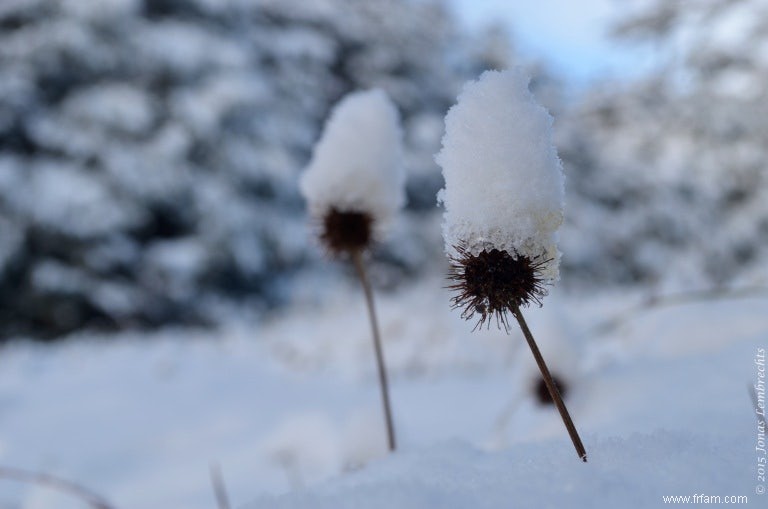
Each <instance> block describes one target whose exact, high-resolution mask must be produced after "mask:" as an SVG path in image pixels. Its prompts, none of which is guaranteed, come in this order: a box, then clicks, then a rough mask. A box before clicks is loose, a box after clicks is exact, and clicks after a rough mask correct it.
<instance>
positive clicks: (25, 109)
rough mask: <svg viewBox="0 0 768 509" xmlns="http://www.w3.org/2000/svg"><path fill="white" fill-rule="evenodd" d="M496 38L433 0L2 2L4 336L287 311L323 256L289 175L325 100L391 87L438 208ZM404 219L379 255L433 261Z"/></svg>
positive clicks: (425, 198) (412, 159)
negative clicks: (467, 95) (233, 311)
mask: <svg viewBox="0 0 768 509" xmlns="http://www.w3.org/2000/svg"><path fill="white" fill-rule="evenodd" d="M499 38H500V36H499V34H498V33H495V34H489V35H488V36H487V37H485V36H484V37H483V38H481V40H470V39H468V38H467V37H465V36H463V35H460V34H458V33H457V32H456V30H455V28H454V25H453V22H452V20H451V19H450V17H449V16H448V14H447V12H446V11H445V9H444V8H443V7H442V5H441V4H440V3H436V2H427V1H409V0H356V1H354V2H350V1H348V0H315V1H312V2H306V1H301V0H143V1H142V0H56V1H52V0H3V2H2V3H0V337H8V336H10V335H19V334H30V335H34V336H48V337H52V336H56V335H59V334H63V333H66V332H69V331H72V330H76V329H79V328H81V327H106V328H118V327H126V326H139V327H143V326H155V325H160V324H165V323H174V322H175V323H208V322H212V321H215V320H216V319H217V310H218V309H221V307H222V306H220V304H221V303H222V302H246V303H247V306H246V307H248V308H250V309H258V308H261V309H264V308H265V307H269V306H272V305H275V304H279V303H280V302H281V301H283V300H284V299H286V298H287V295H288V294H289V293H290V276H291V274H292V273H294V272H295V271H297V270H299V269H300V268H301V267H304V266H306V265H307V264H312V263H314V262H316V261H317V260H316V259H315V258H316V256H317V255H315V254H313V253H314V250H312V249H307V247H308V246H307V243H308V239H309V235H307V232H306V226H305V219H304V217H305V216H304V212H303V210H302V208H303V203H302V200H301V199H300V197H299V194H298V191H297V182H296V180H297V175H298V173H299V171H300V170H301V169H302V167H303V165H304V164H305V163H306V161H307V160H308V158H309V150H310V148H311V145H312V143H313V142H314V141H315V139H316V138H317V136H318V132H319V128H320V125H321V122H322V120H323V119H324V117H325V115H326V114H327V112H328V110H329V108H330V107H331V106H332V104H333V103H334V102H335V101H336V100H337V99H338V98H339V97H341V96H342V95H344V94H345V93H346V92H348V91H350V90H352V89H356V88H368V87H373V86H377V87H381V88H383V89H385V90H386V91H387V92H388V93H389V94H390V95H391V96H392V97H393V98H394V100H395V102H396V103H397V105H398V107H399V108H400V110H401V113H402V115H403V120H404V123H405V126H406V146H407V154H406V157H407V166H408V169H409V171H410V173H411V174H410V179H409V187H408V192H409V199H410V211H411V213H412V214H415V215H420V211H422V212H424V211H427V210H429V211H431V210H433V209H434V205H435V198H434V195H435V191H436V190H437V189H438V188H439V187H440V185H441V180H440V174H439V171H438V170H437V168H436V167H435V165H434V162H433V161H432V154H434V153H435V152H436V151H437V149H438V148H439V138H440V136H441V133H442V116H443V115H444V113H445V110H446V108H447V107H448V106H449V105H450V104H451V103H452V102H453V100H454V99H455V97H456V94H457V93H458V91H459V88H460V85H461V83H463V82H464V81H465V80H466V79H467V78H468V77H470V76H472V75H474V74H477V72H478V70H481V69H485V68H486V67H503V66H506V65H508V59H509V58H510V57H511V53H510V52H509V51H508V50H505V49H504V44H503V43H501V42H500V39H499ZM468 48H469V49H468ZM421 215H422V216H423V215H425V214H421ZM426 215H429V214H426ZM411 224H413V225H415V226H408V225H404V226H402V227H401V228H400V230H401V231H399V235H400V241H399V242H395V243H393V244H392V245H391V246H390V247H389V249H385V250H384V252H382V253H380V257H381V258H382V259H383V260H385V261H388V262H389V265H390V266H391V267H396V268H397V269H396V271H395V272H397V271H400V272H401V273H402V272H405V273H407V272H409V271H410V272H414V271H416V270H418V269H419V268H420V267H422V266H424V265H425V264H426V263H427V260H428V258H429V253H430V252H431V251H434V252H436V253H439V250H440V242H439V229H437V228H435V233H434V235H433V236H432V237H430V236H427V237H426V238H425V237H424V235H423V233H420V232H419V231H418V224H419V221H418V220H414V221H413V222H411ZM403 239H407V242H404V241H403ZM432 239H434V242H432Z"/></svg>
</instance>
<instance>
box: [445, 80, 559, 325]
mask: <svg viewBox="0 0 768 509" xmlns="http://www.w3.org/2000/svg"><path fill="white" fill-rule="evenodd" d="M528 81H529V79H528V77H527V76H526V75H525V74H524V73H523V72H522V71H521V70H519V69H512V70H508V71H503V72H498V71H488V72H485V73H483V75H482V76H480V78H479V79H478V80H477V81H474V82H470V83H468V84H467V85H465V87H464V90H463V91H462V93H461V95H459V98H458V103H457V104H456V105H455V106H453V107H452V108H451V109H450V111H449V112H448V115H447V116H446V118H445V129H446V132H445V136H444V137H443V147H442V150H441V151H440V153H438V154H437V156H436V160H437V163H438V164H439V165H440V166H441V167H442V168H443V176H444V178H445V188H444V189H442V190H441V191H440V193H439V194H438V200H439V201H441V202H442V203H443V205H444V206H445V215H444V222H443V237H444V239H445V248H446V253H447V254H448V257H449V259H450V261H451V265H452V269H451V274H450V277H451V279H453V281H454V284H453V285H452V286H451V288H453V289H454V290H456V291H458V294H457V295H456V296H455V297H454V298H453V304H454V306H455V307H461V308H464V312H463V314H462V316H463V317H464V318H466V319H471V318H472V317H473V316H474V315H475V314H478V315H479V316H480V320H479V322H478V325H481V324H483V323H485V322H486V321H487V320H488V319H489V318H490V317H493V316H495V317H496V320H497V322H500V323H501V324H502V325H504V326H505V328H506V323H507V322H506V314H507V313H508V312H512V313H515V310H516V309H518V308H520V307H523V306H526V305H528V304H530V303H531V302H536V303H538V304H541V298H542V297H544V296H545V295H546V285H548V284H552V283H554V282H555V281H556V280H557V279H558V276H559V273H558V266H559V261H560V253H559V251H558V249H557V237H556V231H557V228H558V227H559V226H560V224H561V223H562V222H563V192H564V191H563V187H564V186H563V171H562V165H561V163H560V159H559V158H558V157H557V151H556V150H555V147H554V145H553V142H552V117H551V116H550V115H549V113H548V112H547V111H546V110H545V109H544V108H543V107H542V106H540V105H539V104H538V103H537V102H536V101H535V99H534V98H533V95H532V94H531V93H530V91H529V90H528Z"/></svg>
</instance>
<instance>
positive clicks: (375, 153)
mask: <svg viewBox="0 0 768 509" xmlns="http://www.w3.org/2000/svg"><path fill="white" fill-rule="evenodd" d="M401 140H402V132H401V129H400V124H399V120H398V114H397V110H396V109H395V106H394V105H393V104H392V102H391V101H390V100H389V99H388V98H387V96H386V95H385V94H384V92H382V91H381V90H370V91H366V92H354V93H351V94H349V95H347V96H346V97H345V98H344V99H342V100H341V101H340V102H339V104H338V105H336V107H335V108H334V109H333V112H332V113H331V116H330V118H329V119H328V122H327V123H326V125H325V129H324V131H323V134H322V136H321V138H320V140H319V141H318V142H317V145H315V149H314V152H313V154H312V160H311V161H310V163H309V166H308V167H307V169H306V171H305V172H304V174H303V175H302V177H301V181H300V183H299V186H300V189H301V192H302V194H303V195H304V197H305V198H306V200H307V204H308V206H309V212H310V214H311V215H312V217H313V218H315V220H316V221H317V222H318V225H319V228H320V239H321V241H322V242H323V244H324V246H325V247H326V248H327V249H328V250H329V251H330V252H331V253H335V254H340V253H345V252H347V253H348V252H353V251H361V250H363V249H365V248H367V247H368V246H369V245H370V243H371V242H372V241H373V240H374V239H375V237H377V236H379V235H380V234H381V233H383V232H384V231H385V230H386V228H387V227H388V226H389V224H390V223H391V221H392V219H393V218H394V216H395V214H396V213H397V211H398V210H399V209H400V208H401V207H402V206H403V204H404V202H405V192H404V183H405V173H404V170H403V166H402V146H401V145H402V141H401Z"/></svg>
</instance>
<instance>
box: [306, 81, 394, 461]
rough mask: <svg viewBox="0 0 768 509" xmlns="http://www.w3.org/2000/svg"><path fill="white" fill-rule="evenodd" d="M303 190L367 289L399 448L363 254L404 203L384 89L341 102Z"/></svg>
mask: <svg viewBox="0 0 768 509" xmlns="http://www.w3.org/2000/svg"><path fill="white" fill-rule="evenodd" d="M300 188H301V192H302V194H303V195H304V197H305V198H306V200H307V204H308V207H309V212H310V215H311V216H312V218H313V220H314V221H315V222H316V224H317V227H318V229H319V232H318V235H319V238H320V241H321V242H322V244H323V246H324V248H325V249H326V250H327V251H328V252H329V253H330V254H331V255H333V256H336V257H344V258H349V259H350V260H351V262H352V264H353V265H354V267H355V271H356V273H357V276H358V278H359V279H360V283H361V284H362V287H363V291H364V293H365V299H366V305H367V307H368V315H369V318H370V321H371V329H372V333H373V344H374V350H375V353H376V365H377V368H378V374H379V383H380V388H381V399H382V405H383V407H384V418H385V421H386V426H387V441H388V445H389V449H390V450H391V451H394V450H395V448H396V440H395V430H394V425H393V422H392V411H391V406H390V402H389V387H388V382H387V371H386V366H385V363H384V352H383V350H382V345H381V338H380V335H379V327H378V323H377V320H376V312H375V308H374V305H373V292H372V290H371V285H370V282H369V281H368V278H367V276H366V271H365V266H364V263H363V255H364V253H365V252H366V251H367V250H368V249H369V248H370V247H371V245H372V244H373V242H374V241H375V240H376V239H378V238H380V237H381V236H382V235H383V234H384V233H385V231H386V230H387V227H388V226H389V225H390V223H391V222H392V220H393V218H394V216H395V214H396V213H397V212H398V210H400V208H402V206H403V204H404V203H405V173H404V170H403V166H402V132H401V129H400V123H399V118H398V114H397V110H396V108H395V106H394V105H393V104H392V102H391V101H390V100H389V98H388V97H387V96H386V94H385V93H384V92H382V91H381V90H371V91H366V92H355V93H351V94H349V95H348V96H346V97H345V98H344V99H342V100H341V102H339V104H338V105H337V106H336V107H335V108H334V110H333V112H332V113H331V116H330V118H329V119H328V121H327V123H326V125H325V129H324V131H323V134H322V136H321V138H320V140H319V141H318V142H317V145H315V148H314V152H313V154H312V160H311V161H310V163H309V166H308V167H307V169H306V171H305V173H304V174H303V175H302V177H301V182H300Z"/></svg>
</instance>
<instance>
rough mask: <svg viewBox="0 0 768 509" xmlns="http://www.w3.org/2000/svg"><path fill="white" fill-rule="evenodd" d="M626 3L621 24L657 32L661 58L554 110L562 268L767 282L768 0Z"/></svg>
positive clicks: (657, 278)
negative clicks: (574, 104) (563, 212)
mask: <svg viewBox="0 0 768 509" xmlns="http://www.w3.org/2000/svg"><path fill="white" fill-rule="evenodd" d="M623 8H624V9H626V11H625V13H628V14H624V18H623V20H622V21H621V23H619V24H618V25H617V28H616V35H617V36H618V37H619V38H621V39H623V40H631V41H636V42H642V43H647V44H652V46H653V47H654V48H655V51H657V52H658V69H657V71H656V72H654V73H653V74H652V75H651V76H649V77H647V78H644V79H642V80H639V81H638V82H636V83H634V84H629V85H627V84H616V83H611V84H608V85H605V86H602V87H600V88H599V89H597V90H593V91H592V92H591V93H590V94H589V95H588V97H587V99H586V100H585V101H583V102H582V104H581V105H580V106H579V107H578V108H576V109H575V110H573V111H571V112H570V113H569V115H567V117H566V118H563V119H561V121H560V127H561V128H560V130H559V132H560V135H561V139H560V145H561V147H562V148H561V156H562V157H563V158H564V159H565V161H566V163H567V164H566V167H567V169H568V170H569V171H570V173H569V186H570V188H569V193H570V196H569V207H568V214H567V216H568V220H569V225H568V227H567V228H566V229H565V232H564V239H563V244H564V248H563V250H564V252H565V253H566V256H565V257H564V258H563V261H564V263H565V268H564V269H565V273H566V275H567V277H568V278H571V279H591V280H592V281H595V280H601V281H606V280H610V281H619V282H621V281H624V282H637V281H642V282H647V281H652V282H656V283H658V284H659V286H661V287H678V286H679V287H686V288H691V287H692V286H705V285H711V284H715V285H727V284H731V283H741V284H755V283H760V284H765V283H766V280H765V276H766V273H765V269H766V263H765V260H766V256H767V255H768V159H766V147H768V88H767V87H766V86H765V83H766V82H767V80H768V3H766V2H764V1H763V0H740V1H732V0H696V1H688V0H685V1H681V0H675V1H670V0H634V1H627V2H625V3H624V4H623ZM566 250H567V251H566Z"/></svg>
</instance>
